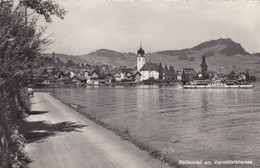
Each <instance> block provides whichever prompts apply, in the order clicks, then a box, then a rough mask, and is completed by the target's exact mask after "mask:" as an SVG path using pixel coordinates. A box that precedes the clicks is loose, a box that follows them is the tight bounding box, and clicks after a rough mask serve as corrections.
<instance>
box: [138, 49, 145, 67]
mask: <svg viewBox="0 0 260 168" xmlns="http://www.w3.org/2000/svg"><path fill="white" fill-rule="evenodd" d="M144 54H145V52H144V50H143V49H142V44H141V45H140V49H139V50H138V51H137V71H140V69H141V68H142V67H143V65H144V64H145V56H144Z"/></svg>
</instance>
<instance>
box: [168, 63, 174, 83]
mask: <svg viewBox="0 0 260 168" xmlns="http://www.w3.org/2000/svg"><path fill="white" fill-rule="evenodd" d="M175 78H176V76H175V69H174V67H173V66H172V65H170V67H169V81H171V82H172V81H175Z"/></svg>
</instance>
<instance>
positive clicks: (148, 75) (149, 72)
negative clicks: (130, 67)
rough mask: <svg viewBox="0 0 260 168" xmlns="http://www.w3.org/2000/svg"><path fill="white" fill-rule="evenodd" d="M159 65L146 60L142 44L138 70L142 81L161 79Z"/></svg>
mask: <svg viewBox="0 0 260 168" xmlns="http://www.w3.org/2000/svg"><path fill="white" fill-rule="evenodd" d="M158 68H159V67H158V65H157V64H155V63H151V62H145V52H144V50H143V49H142V46H141V47H140V49H139V50H138V51H137V71H139V72H140V74H141V78H140V81H143V80H148V79H155V80H156V79H159V71H158Z"/></svg>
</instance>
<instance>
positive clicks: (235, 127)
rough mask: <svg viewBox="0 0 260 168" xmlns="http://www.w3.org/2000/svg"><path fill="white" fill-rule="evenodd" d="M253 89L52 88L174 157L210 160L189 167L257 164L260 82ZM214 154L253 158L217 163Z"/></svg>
mask: <svg viewBox="0 0 260 168" xmlns="http://www.w3.org/2000/svg"><path fill="white" fill-rule="evenodd" d="M255 85H256V86H255V88H254V89H223V90H221V89H208V90H203V89H201V90H195V89H194V90H192V89H190V90H185V89H181V88H177V87H173V86H171V87H170V86H169V87H167V86H164V87H159V86H145V85H143V86H132V87H123V86H115V87H86V88H55V89H53V90H52V91H53V94H54V95H55V96H56V97H59V98H60V99H62V100H63V101H65V102H67V103H74V104H79V105H80V106H82V109H81V111H82V113H88V114H89V115H91V116H92V117H96V118H97V119H98V120H101V121H102V122H104V123H106V124H108V125H109V126H110V127H112V128H115V129H119V130H122V131H124V130H128V131H129V133H130V135H131V136H133V137H135V138H136V139H138V140H139V141H141V142H142V143H144V144H148V145H150V146H152V147H153V148H155V149H158V150H160V151H162V152H163V153H167V154H169V155H171V156H172V157H173V158H175V159H176V160H184V161H185V160H189V161H196V160H197V161H200V160H202V161H203V163H204V161H211V163H212V164H211V165H205V164H203V165H195V164H193V165H190V167H214V168H215V167H218V168H220V167H221V168H222V167H228V168H230V167H232V168H233V167H234V168H235V167H236V168H253V167H260V129H259V128H260V87H259V86H260V83H255ZM214 160H219V161H227V160H232V161H234V160H238V161H252V162H253V164H249V165H246V164H237V165H229V164H227V163H223V164H221V165H216V164H215V163H214Z"/></svg>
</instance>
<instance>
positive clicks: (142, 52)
mask: <svg viewBox="0 0 260 168" xmlns="http://www.w3.org/2000/svg"><path fill="white" fill-rule="evenodd" d="M144 54H145V52H144V50H143V49H142V46H141V47H140V49H139V50H138V51H137V55H140V56H141V57H143V56H144Z"/></svg>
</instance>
